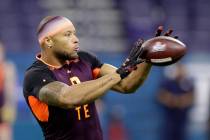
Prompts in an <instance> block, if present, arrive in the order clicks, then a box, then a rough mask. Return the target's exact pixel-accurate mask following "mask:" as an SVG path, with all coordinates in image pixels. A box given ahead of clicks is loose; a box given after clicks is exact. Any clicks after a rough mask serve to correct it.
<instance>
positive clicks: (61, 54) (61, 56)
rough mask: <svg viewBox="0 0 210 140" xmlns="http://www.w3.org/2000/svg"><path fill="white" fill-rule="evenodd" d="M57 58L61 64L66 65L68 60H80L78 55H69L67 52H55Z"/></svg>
mask: <svg viewBox="0 0 210 140" xmlns="http://www.w3.org/2000/svg"><path fill="white" fill-rule="evenodd" d="M54 54H55V57H56V58H57V59H58V60H59V61H60V62H61V63H64V62H65V61H66V60H74V59H77V58H78V54H77V53H75V54H68V53H66V52H55V53H54Z"/></svg>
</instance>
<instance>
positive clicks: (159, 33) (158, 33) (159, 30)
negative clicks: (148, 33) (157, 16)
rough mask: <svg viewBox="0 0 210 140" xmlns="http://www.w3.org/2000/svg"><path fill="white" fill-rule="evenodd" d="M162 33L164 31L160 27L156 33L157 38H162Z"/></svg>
mask: <svg viewBox="0 0 210 140" xmlns="http://www.w3.org/2000/svg"><path fill="white" fill-rule="evenodd" d="M162 31H163V26H159V27H158V29H157V31H156V33H155V36H156V37H157V36H160V35H161V33H162Z"/></svg>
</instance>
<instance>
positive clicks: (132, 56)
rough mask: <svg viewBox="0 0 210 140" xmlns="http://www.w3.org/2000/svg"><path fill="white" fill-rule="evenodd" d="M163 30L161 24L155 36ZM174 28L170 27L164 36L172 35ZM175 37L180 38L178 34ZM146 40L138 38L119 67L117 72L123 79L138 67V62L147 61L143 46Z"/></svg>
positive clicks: (159, 34)
mask: <svg viewBox="0 0 210 140" xmlns="http://www.w3.org/2000/svg"><path fill="white" fill-rule="evenodd" d="M162 32H163V26H159V27H158V29H157V30H156V32H155V37H158V36H161V35H162ZM172 32H173V30H172V29H169V30H168V31H166V32H165V33H164V34H163V36H171V34H172ZM174 38H176V39H177V38H178V36H174ZM143 43H144V40H143V39H142V38H140V39H138V40H137V41H136V42H135V43H134V45H133V46H132V49H131V51H130V53H129V55H128V57H127V58H126V60H125V61H124V62H123V64H122V65H121V66H120V67H119V68H118V69H117V71H116V72H117V73H118V74H120V77H121V79H124V78H125V77H127V76H128V75H129V74H130V73H131V72H132V71H133V70H136V69H137V64H140V63H142V62H144V61H145V58H144V56H145V54H146V53H147V52H146V50H145V49H144V48H142V47H141V46H142V44H143Z"/></svg>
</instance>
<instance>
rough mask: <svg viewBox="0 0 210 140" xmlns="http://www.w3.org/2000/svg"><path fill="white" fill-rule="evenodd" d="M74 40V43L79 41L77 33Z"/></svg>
mask: <svg viewBox="0 0 210 140" xmlns="http://www.w3.org/2000/svg"><path fill="white" fill-rule="evenodd" d="M73 42H74V43H79V38H78V37H77V36H76V35H74V39H73Z"/></svg>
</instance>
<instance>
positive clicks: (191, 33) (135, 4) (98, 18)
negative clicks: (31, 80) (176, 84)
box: [0, 0, 210, 140]
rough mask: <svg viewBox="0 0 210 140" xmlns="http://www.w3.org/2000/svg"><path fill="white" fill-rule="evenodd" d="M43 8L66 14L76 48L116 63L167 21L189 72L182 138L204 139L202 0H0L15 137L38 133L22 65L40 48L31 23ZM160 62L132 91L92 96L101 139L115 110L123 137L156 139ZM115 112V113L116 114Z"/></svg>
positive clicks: (208, 86) (208, 80)
mask: <svg viewBox="0 0 210 140" xmlns="http://www.w3.org/2000/svg"><path fill="white" fill-rule="evenodd" d="M47 15H62V16H66V17H68V18H70V19H71V20H72V21H73V23H74V24H75V26H76V28H77V33H78V36H79V39H80V48H82V49H84V50H89V51H92V52H94V53H95V54H97V56H98V57H99V59H101V60H102V61H103V62H106V63H111V64H113V65H115V66H119V65H120V64H121V63H122V61H123V59H124V58H125V57H126V54H127V53H128V50H129V49H130V47H129V46H130V44H131V43H132V42H133V41H134V40H136V39H137V38H139V37H142V38H144V39H148V38H151V37H153V35H154V31H155V29H156V28H157V26H158V25H163V26H164V27H165V29H167V28H173V29H174V30H175V34H176V35H178V36H179V38H180V39H181V40H182V41H183V42H185V43H186V44H187V47H188V53H187V55H186V56H185V57H184V58H183V60H182V62H183V63H184V64H185V65H186V66H187V68H188V71H189V74H190V75H191V76H192V77H193V78H194V79H195V85H196V93H195V94H196V96H195V97H196V98H195V101H194V106H193V108H192V109H191V113H190V115H189V122H188V127H187V128H188V129H187V133H186V135H187V140H206V139H208V125H209V124H208V119H209V111H210V105H209V99H210V98H209V94H210V72H209V70H210V61H209V60H210V55H209V51H210V47H209V44H210V26H209V25H210V1H209V0H1V1H0V19H1V20H0V40H2V42H3V43H4V44H5V47H6V51H7V53H6V54H7V58H8V59H9V60H11V61H13V62H14V63H15V64H16V67H17V70H18V81H17V85H18V87H17V90H16V93H15V94H17V96H18V107H17V111H18V114H17V119H16V121H15V124H14V126H13V128H14V135H13V137H14V139H15V140H28V139H30V140H38V139H42V134H41V130H40V127H39V126H38V124H37V122H36V121H35V120H34V118H33V116H32V114H31V113H30V111H29V109H28V107H27V106H26V104H25V101H24V98H23V94H22V83H23V77H24V71H25V69H26V68H27V67H28V66H29V65H30V64H31V63H32V61H33V60H34V59H35V54H36V53H38V52H39V46H38V42H37V39H36V27H37V25H38V23H39V22H40V20H41V19H42V18H43V17H44V16H47ZM163 74H164V69H163V68H162V67H161V68H160V67H153V68H152V71H151V73H150V75H149V77H148V79H147V80H146V82H145V83H144V85H143V86H142V88H141V89H139V90H138V91H137V92H136V94H133V95H121V94H116V93H114V92H110V93H108V94H107V95H106V96H104V97H103V98H102V100H101V101H100V102H99V108H100V111H99V112H100V116H101V123H102V127H103V130H104V135H105V140H106V139H108V138H107V128H108V124H109V118H110V114H113V112H115V113H116V112H117V114H118V115H119V114H120V118H121V120H122V123H123V124H124V125H125V128H126V131H127V133H128V135H129V140H158V139H159V138H158V135H159V127H160V125H161V123H162V121H163V117H162V113H161V109H160V108H159V107H158V105H157V103H156V93H157V89H158V86H159V81H160V79H161V78H162V76H163ZM118 117H119V116H118Z"/></svg>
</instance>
